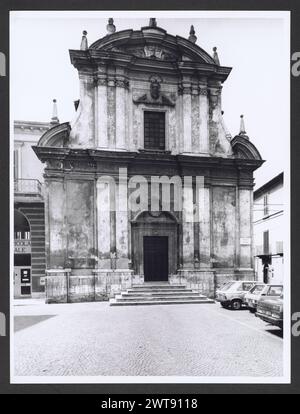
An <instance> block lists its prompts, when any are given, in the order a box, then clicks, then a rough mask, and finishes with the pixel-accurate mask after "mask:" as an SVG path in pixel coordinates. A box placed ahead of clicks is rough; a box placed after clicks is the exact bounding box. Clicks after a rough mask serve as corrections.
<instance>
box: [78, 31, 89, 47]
mask: <svg viewBox="0 0 300 414" xmlns="http://www.w3.org/2000/svg"><path fill="white" fill-rule="evenodd" d="M86 35H87V31H86V30H84V31H83V32H82V39H81V44H80V50H88V48H89V47H88V41H87V37H86Z"/></svg>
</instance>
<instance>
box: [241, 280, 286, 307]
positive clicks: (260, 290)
mask: <svg viewBox="0 0 300 414" xmlns="http://www.w3.org/2000/svg"><path fill="white" fill-rule="evenodd" d="M277 288H282V285H266V284H265V283H257V285H255V286H254V287H253V288H252V289H251V290H250V291H249V292H248V293H246V295H245V297H244V304H245V305H246V306H247V308H248V309H249V311H250V312H251V313H255V312H256V310H257V304H258V302H259V300H260V299H261V298H262V297H264V296H267V295H269V292H271V293H272V292H275V291H274V289H275V290H276V291H277Z"/></svg>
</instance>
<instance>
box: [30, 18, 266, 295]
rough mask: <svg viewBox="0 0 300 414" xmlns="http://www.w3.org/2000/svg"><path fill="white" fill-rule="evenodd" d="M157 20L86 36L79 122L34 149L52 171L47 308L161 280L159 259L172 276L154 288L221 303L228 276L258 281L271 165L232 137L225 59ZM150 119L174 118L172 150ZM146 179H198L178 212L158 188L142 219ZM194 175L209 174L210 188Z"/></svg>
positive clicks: (166, 127) (169, 137)
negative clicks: (256, 225)
mask: <svg viewBox="0 0 300 414" xmlns="http://www.w3.org/2000/svg"><path fill="white" fill-rule="evenodd" d="M153 20H154V19H151V23H150V25H149V26H147V27H143V28H141V30H139V31H133V30H124V31H121V32H115V31H112V32H111V34H108V35H107V36H105V37H103V38H102V39H100V40H98V41H96V42H95V43H93V44H92V45H91V46H90V47H88V45H87V40H86V32H84V36H83V42H82V47H81V50H70V57H71V62H72V64H73V65H74V66H75V68H76V69H77V70H78V74H79V82H80V102H79V106H78V109H77V117H76V119H75V121H74V122H73V123H72V124H69V123H63V124H59V125H57V126H54V127H53V128H51V129H50V130H49V131H47V132H46V133H45V134H44V135H43V136H42V138H41V139H40V141H39V143H38V145H37V146H36V147H34V151H35V152H36V154H37V156H38V157H39V159H40V160H41V161H42V162H44V163H45V164H46V167H45V185H46V200H45V207H46V250H47V254H46V256H47V277H46V295H47V302H48V303H51V302H67V301H70V302H75V301H82V300H105V299H107V298H109V297H112V296H113V295H114V294H116V293H118V292H120V291H121V290H124V289H126V288H128V287H130V286H132V285H133V284H141V283H144V281H145V280H147V281H149V280H150V281H151V280H152V279H151V277H152V276H153V272H154V273H155V272H156V273H157V271H158V270H157V269H158V268H157V267H156V268H155V263H156V262H157V261H158V262H159V265H160V266H161V267H160V268H161V269H164V271H163V270H161V272H162V273H164V275H161V276H160V275H155V277H154V279H153V280H155V281H158V280H168V281H169V283H171V284H172V283H173V284H184V285H187V286H189V287H192V288H194V289H197V290H198V291H200V292H202V293H204V294H206V295H208V296H210V297H213V296H214V292H215V289H216V286H217V285H219V284H221V283H222V282H224V281H226V280H227V279H237V278H238V279H239V278H240V279H243V278H247V279H249V278H253V277H254V271H253V229H252V208H253V201H252V199H253V194H252V191H253V171H254V170H255V169H257V168H258V167H259V166H260V165H261V164H262V162H263V161H262V159H261V157H260V154H259V152H258V151H257V149H256V148H255V147H254V145H253V144H252V143H251V142H250V140H249V138H248V137H247V136H246V134H245V133H244V131H242V132H241V133H240V134H239V135H238V136H236V137H235V138H233V139H232V137H231V136H230V134H228V132H227V131H226V128H225V126H224V121H223V115H222V110H221V108H222V106H221V94H222V83H223V82H224V81H225V80H226V79H227V77H228V75H229V74H230V71H231V68H228V67H223V66H221V65H220V63H219V59H218V58H217V55H216V51H215V55H214V57H211V56H210V55H209V54H208V53H206V52H205V51H204V50H203V49H201V48H200V47H199V46H197V45H196V44H195V43H194V41H192V40H187V39H184V38H181V37H179V36H172V35H170V34H168V33H166V31H165V30H164V29H162V28H159V27H157V25H156V24H155V25H154V24H153ZM149 113H153V114H156V115H155V116H157V119H160V120H162V119H163V121H160V122H162V124H161V125H162V126H161V130H160V132H158V134H160V138H161V137H163V139H164V141H163V148H162V147H155V144H154V145H153V146H152V147H151V146H150V148H149V145H148V144H147V142H148V141H147V140H148V139H150V141H151V139H152V136H153V135H155V134H156V133H157V132H156V133H155V134H154V132H153V131H154V129H155V130H156V131H157V126H156V125H155V124H153V123H152V124H151V123H150V132H149V130H147V127H146V126H145V125H146V124H145V119H146V116H148V115H147V114H149ZM159 114H163V115H162V117H161V116H160V115H159ZM150 118H151V114H150ZM149 122H151V119H150V121H149ZM151 125H152V126H153V131H152V130H151ZM243 129H244V128H243ZM146 135H147V136H146ZM160 145H161V143H160ZM120 171H122V172H123V173H126V174H125V177H126V178H124V175H122V174H121V175H120ZM137 176H139V177H142V178H143V179H145V180H146V183H147V184H146V185H147V186H148V185H149V183H150V182H151V180H154V181H155V180H159V179H160V178H161V177H163V176H165V177H168V178H170V179H171V180H172V179H174V177H179V178H180V179H182V182H184V180H185V177H194V178H193V179H192V181H191V182H189V184H188V185H187V186H185V189H184V192H183V194H182V207H183V208H182V209H176V208H175V207H174V204H175V203H174V200H175V198H174V191H175V190H174V191H171V192H170V193H171V208H170V209H169V210H168V209H164V206H163V203H162V199H161V193H159V192H158V195H157V199H156V202H157V206H158V207H157V208H156V209H153V208H150V209H149V208H148V206H149V205H150V201H149V200H150V194H151V191H149V192H148V194H149V200H148V199H147V200H146V203H142V202H141V200H139V201H140V204H139V208H137V209H135V211H132V209H131V208H129V200H130V197H131V196H132V195H133V193H134V192H136V191H137V185H136V182H135V179H136V177H137ZM103 177H106V178H103ZM195 177H204V185H203V186H201V187H200V188H199V189H198V187H197V186H196V183H195ZM103 180H104V181H105V180H106V181H105V183H103ZM139 185H140V186H141V182H139ZM175 187H176V186H174V188H175ZM147 188H148V187H147ZM137 198H139V197H137ZM199 200H201V202H200V201H199ZM198 201H199V203H198ZM189 203H194V205H198V207H199V209H198V212H197V217H196V219H195V216H194V218H193V220H186V219H185V214H186V211H187V209H188V208H189V207H188V206H189V205H190V204H189ZM114 204H118V206H117V208H111V207H112V205H114ZM109 207H110V208H109ZM147 238H148V241H150V239H149V238H152V239H151V240H152V247H151V243H150V249H149V250H147V251H146V248H147V249H148V247H147V246H148V245H149V243H148V244H147V243H145V239H147ZM164 241H165V242H166V243H164ZM160 243H161V244H160ZM155 244H157V245H160V246H161V251H159V250H160V249H158V250H157V251H156V253H155ZM156 247H157V246H156ZM162 251H163V252H164V253H162ZM151 252H152V253H151ZM151 254H152V256H151ZM164 255H165V257H164ZM156 265H157V264H156ZM146 268H147V269H148V270H147V271H146V270H145V269H146ZM149 269H150V270H149ZM151 269H152V273H151ZM153 269H154V270H153ZM155 269H156V270H155ZM147 272H148V274H147V275H146V273H147ZM166 272H167V273H166ZM151 274H152V276H151ZM160 277H161V279H160Z"/></svg>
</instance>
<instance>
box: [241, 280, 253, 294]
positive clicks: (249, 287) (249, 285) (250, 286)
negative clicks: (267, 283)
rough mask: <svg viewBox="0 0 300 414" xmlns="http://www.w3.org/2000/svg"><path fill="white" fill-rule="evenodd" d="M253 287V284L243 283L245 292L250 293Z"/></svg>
mask: <svg viewBox="0 0 300 414" xmlns="http://www.w3.org/2000/svg"><path fill="white" fill-rule="evenodd" d="M252 286H253V283H248V282H246V283H243V288H242V290H244V291H245V292H248V291H249V290H250V289H251V288H252Z"/></svg>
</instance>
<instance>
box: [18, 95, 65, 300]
mask: <svg viewBox="0 0 300 414" xmlns="http://www.w3.org/2000/svg"><path fill="white" fill-rule="evenodd" d="M53 106H54V108H53V117H52V119H51V122H34V121H15V122H14V155H13V161H14V163H13V175H14V177H13V178H14V296H15V297H16V298H22V297H32V296H40V295H42V294H43V293H44V291H45V268H46V261H45V211H44V195H43V165H42V163H41V162H40V161H39V160H38V159H37V158H36V156H35V154H34V152H33V150H32V146H34V145H37V142H38V141H39V139H40V137H41V136H42V135H43V134H44V133H45V132H46V131H48V130H49V128H51V127H53V126H54V125H55V124H57V123H58V118H57V113H56V112H57V109H56V102H54V105H53Z"/></svg>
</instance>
